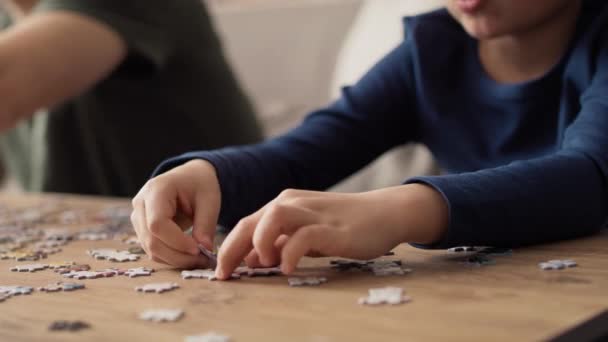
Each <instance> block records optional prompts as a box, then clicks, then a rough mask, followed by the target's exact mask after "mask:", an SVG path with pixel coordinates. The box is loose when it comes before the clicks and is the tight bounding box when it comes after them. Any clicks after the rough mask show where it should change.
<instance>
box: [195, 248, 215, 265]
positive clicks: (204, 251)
mask: <svg viewBox="0 0 608 342" xmlns="http://www.w3.org/2000/svg"><path fill="white" fill-rule="evenodd" d="M198 249H199V250H200V251H201V254H202V255H204V256H205V257H206V258H207V260H209V268H211V269H215V267H217V255H215V254H213V252H212V251H210V250H208V249H207V248H205V247H204V246H203V245H198Z"/></svg>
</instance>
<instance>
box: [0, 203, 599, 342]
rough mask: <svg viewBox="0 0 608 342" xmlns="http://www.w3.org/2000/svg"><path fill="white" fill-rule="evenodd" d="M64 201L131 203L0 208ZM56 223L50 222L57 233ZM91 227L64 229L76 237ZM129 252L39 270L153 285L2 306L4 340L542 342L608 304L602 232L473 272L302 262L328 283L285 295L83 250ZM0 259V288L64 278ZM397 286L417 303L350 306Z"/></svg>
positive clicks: (264, 285) (74, 257)
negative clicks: (168, 315)
mask: <svg viewBox="0 0 608 342" xmlns="http://www.w3.org/2000/svg"><path fill="white" fill-rule="evenodd" d="M57 200H61V201H62V203H65V205H66V206H67V207H68V208H86V209H88V210H97V209H98V208H104V207H107V206H108V205H115V204H121V203H123V204H128V201H124V200H116V199H94V198H89V197H76V196H70V197H63V196H62V197H57V196H48V195H47V196H34V195H32V196H0V204H3V205H6V206H8V207H15V206H20V207H26V206H29V205H37V204H40V203H44V202H47V201H57ZM55 226H56V225H55ZM88 226H90V225H87V224H82V225H72V226H71V227H72V228H73V229H74V230H78V229H84V228H86V227H88ZM105 247H110V248H117V249H126V248H128V246H127V245H125V244H124V243H122V242H120V241H75V242H72V243H70V244H68V245H66V246H64V248H63V251H62V252H61V253H59V254H55V255H51V256H49V257H48V258H47V259H44V260H43V261H42V262H44V263H50V262H61V261H77V262H81V263H88V264H90V265H91V266H92V268H93V269H104V268H108V267H115V266H118V267H123V268H127V267H129V268H130V267H138V266H149V267H154V268H155V269H156V270H157V272H156V273H154V274H153V275H152V276H151V277H140V278H133V279H131V278H128V277H124V276H117V277H113V278H103V279H94V280H82V281H79V282H82V283H85V284H86V289H84V290H80V291H75V292H67V293H44V292H39V291H35V292H34V293H32V294H31V295H29V296H16V297H12V298H9V299H7V300H6V301H5V302H2V303H0V341H81V340H86V341H183V340H184V338H185V337H186V336H188V335H196V334H201V333H205V332H208V331H215V332H219V333H223V334H226V335H229V336H231V337H232V338H233V340H234V341H315V342H316V341H319V342H320V341H434V340H437V341H478V340H479V341H503V340H504V341H507V340H508V341H535V340H545V339H547V338H550V337H551V336H554V335H556V334H558V333H560V332H561V331H563V330H565V329H567V328H569V327H571V326H573V325H575V324H578V323H579V322H581V321H583V320H586V319H588V318H590V317H591V316H593V315H594V314H597V313H598V312H600V311H601V310H602V309H605V308H606V307H608V296H607V293H608V234H606V233H603V234H600V235H596V236H593V237H589V238H585V239H581V240H576V241H568V242H562V243H557V244H551V245H543V246H535V247H530V248H525V249H518V250H515V251H514V253H513V254H512V255H511V256H502V257H495V258H494V259H495V261H496V264H495V265H489V266H483V267H471V266H467V265H465V264H463V263H461V262H459V260H457V259H458V257H457V256H455V255H454V254H449V253H447V252H446V251H427V250H419V249H415V248H412V247H410V246H406V245H403V246H400V247H398V248H397V249H396V253H397V255H395V256H388V257H384V259H400V260H402V261H403V262H404V264H405V265H406V266H408V267H411V268H412V269H413V270H414V271H413V272H412V273H411V274H408V275H406V276H391V277H375V276H374V275H373V274H371V273H369V272H357V271H350V272H339V271H336V270H333V269H331V268H330V267H329V259H326V258H320V259H306V260H304V261H302V263H301V264H300V268H299V270H298V274H299V275H318V276H326V277H327V278H328V282H327V283H326V284H323V285H321V286H318V287H303V288H292V287H289V286H288V285H287V279H286V277H283V276H280V277H270V278H243V279H241V280H238V281H228V282H210V281H207V280H199V279H192V280H183V279H181V277H180V275H179V270H175V269H171V268H169V267H166V266H163V265H160V264H156V263H154V262H151V261H149V260H147V258H146V257H144V258H142V260H141V261H137V262H128V263H122V264H116V263H111V262H107V261H103V260H94V259H93V258H91V257H90V256H88V255H86V253H85V251H86V250H87V249H90V248H105ZM566 258H569V259H574V260H576V261H577V262H578V263H579V267H576V268H571V269H565V270H560V271H542V270H540V269H539V268H538V266H537V264H538V263H539V262H541V261H546V260H550V259H566ZM19 264H24V263H23V262H16V261H12V260H0V285H27V286H33V287H39V286H44V285H47V284H49V283H52V282H56V281H61V280H64V279H63V278H62V277H61V276H59V275H57V274H56V273H54V272H52V271H50V270H45V271H40V272H36V273H16V272H11V271H9V268H10V267H11V266H15V265H19ZM163 281H172V282H177V283H178V284H179V285H180V288H179V289H177V290H175V291H172V292H169V293H164V294H155V293H138V292H136V291H135V290H134V287H135V286H140V285H143V284H146V283H151V282H163ZM384 286H399V287H403V288H404V289H405V291H406V293H407V294H408V295H410V296H411V297H412V298H413V301H412V302H411V303H408V304H404V305H398V306H379V307H367V306H361V305H359V304H357V300H358V298H360V297H362V296H365V295H366V293H367V290H368V289H369V288H375V287H384ZM156 308H182V309H184V310H185V316H184V317H183V318H182V319H181V320H180V321H178V322H174V323H152V322H146V321H142V320H139V319H138V317H137V316H138V314H139V312H141V311H143V310H146V309H156ZM54 320H83V321H86V322H88V323H90V324H91V325H92V328H91V329H89V330H85V331H81V332H76V333H68V332H51V331H49V330H48V326H49V325H50V324H51V322H53V321H54Z"/></svg>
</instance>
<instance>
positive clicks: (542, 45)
mask: <svg viewBox="0 0 608 342" xmlns="http://www.w3.org/2000/svg"><path fill="white" fill-rule="evenodd" d="M570 7H571V8H565V9H564V10H562V11H560V13H559V14H558V15H556V16H554V17H552V18H550V19H549V20H547V21H545V22H543V23H540V24H539V25H537V26H535V27H533V28H532V29H530V30H527V31H523V32H518V33H514V34H511V35H505V36H501V37H497V38H492V39H487V40H481V41H480V42H479V56H480V59H481V62H482V64H483V66H484V68H485V70H486V72H487V73H488V74H489V75H490V77H492V78H493V79H494V80H496V81H497V82H500V83H519V82H525V81H529V80H533V79H536V78H539V77H542V76H543V75H545V74H546V73H547V72H548V71H549V70H550V69H551V68H552V67H553V66H554V65H556V64H557V63H558V62H559V60H560V59H561V58H562V56H563V54H564V53H565V52H566V50H567V48H568V45H569V43H570V40H571V38H572V36H573V34H574V32H575V30H576V22H577V18H578V15H579V13H580V2H579V1H572V5H571V6H570Z"/></svg>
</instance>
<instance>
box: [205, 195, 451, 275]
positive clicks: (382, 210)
mask: <svg viewBox="0 0 608 342" xmlns="http://www.w3.org/2000/svg"><path fill="white" fill-rule="evenodd" d="M432 216H435V217H434V218H431V219H429V220H428V222H424V221H425V220H426V219H427V218H428V217H432ZM447 216H448V215H447V206H446V205H445V203H444V200H443V198H442V197H441V195H440V194H439V193H438V192H436V191H435V190H433V189H431V188H429V187H427V186H425V185H420V184H412V185H404V186H399V187H393V188H387V189H383V190H378V191H371V192H366V193H357V194H343V193H329V192H313V191H301V190H286V191H284V192H283V193H281V195H279V196H278V197H277V198H276V199H275V200H273V201H272V202H270V203H268V204H267V205H266V206H264V207H263V208H262V209H260V210H259V211H257V212H256V213H254V214H252V215H250V216H248V217H246V218H244V219H242V220H241V221H240V222H239V223H238V225H237V226H236V227H235V228H234V230H233V231H232V232H231V233H230V234H229V235H228V237H227V238H226V240H225V241H224V243H223V245H222V247H221V249H220V253H219V258H218V262H219V264H218V268H217V270H216V275H217V276H218V278H220V279H227V278H228V277H229V275H230V274H231V272H232V271H233V270H234V269H235V268H236V267H237V266H238V265H239V264H240V262H241V261H242V260H245V262H246V263H247V264H248V265H249V266H251V267H260V266H263V267H269V266H275V265H278V264H280V265H281V269H282V271H283V272H284V273H286V274H289V273H291V272H292V271H293V270H294V269H295V268H296V266H297V264H298V261H299V260H300V259H301V258H302V257H303V256H305V255H308V256H340V257H346V258H354V259H371V258H375V257H378V256H381V255H383V254H384V253H386V252H388V251H390V250H391V249H392V248H394V247H395V246H397V245H398V244H400V243H402V242H405V241H415V242H433V241H434V239H438V238H439V237H440V236H441V234H442V230H441V229H435V230H433V229H431V228H432V227H430V225H435V226H437V227H439V228H442V225H443V227H444V226H445V225H447ZM440 220H444V222H441V221H440ZM429 224H430V225H429ZM424 229H427V230H428V231H427V232H423V233H420V232H419V231H420V230H424Z"/></svg>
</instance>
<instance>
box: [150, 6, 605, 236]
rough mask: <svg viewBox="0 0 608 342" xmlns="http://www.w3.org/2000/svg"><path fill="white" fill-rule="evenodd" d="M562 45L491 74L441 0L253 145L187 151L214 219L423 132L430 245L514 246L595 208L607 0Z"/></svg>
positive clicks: (584, 218)
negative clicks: (319, 99)
mask: <svg viewBox="0 0 608 342" xmlns="http://www.w3.org/2000/svg"><path fill="white" fill-rule="evenodd" d="M583 4H584V5H583V8H582V11H581V14H580V16H579V20H578V23H577V30H576V33H575V36H574V38H573V40H572V43H571V45H570V48H569V50H568V52H567V53H566V54H565V55H564V56H563V58H562V59H561V61H560V62H559V63H558V64H557V65H555V66H554V67H553V68H552V69H551V70H550V71H549V72H548V73H547V74H546V75H544V76H543V77H540V78H538V79H535V80H532V81H529V82H524V83H520V84H508V85H507V84H500V83H497V82H495V81H494V80H492V79H491V78H490V77H489V76H488V75H487V74H486V73H485V72H484V69H483V67H482V65H481V63H480V61H479V58H478V48H477V41H476V40H475V39H473V38H471V37H470V36H468V35H467V34H466V32H465V31H464V30H463V28H462V27H461V26H460V24H459V23H457V22H456V21H455V20H454V19H452V18H451V17H450V15H449V14H448V13H447V11H445V10H440V11H436V12H431V13H428V14H424V15H421V16H417V17H411V18H408V19H406V21H405V23H406V37H405V40H404V41H403V43H402V44H400V45H399V46H398V47H396V48H395V49H394V50H393V51H392V52H391V53H389V54H388V55H387V56H386V57H384V59H382V60H381V61H380V62H379V63H378V64H377V65H376V66H375V67H374V68H372V69H371V70H370V71H369V72H368V73H367V74H366V75H365V76H364V77H363V78H362V79H361V80H360V81H359V82H358V83H356V84H355V85H354V86H352V87H347V88H345V89H344V90H343V94H342V97H341V98H340V99H339V100H338V101H336V102H335V103H333V104H332V105H330V106H329V107H327V108H325V109H322V110H319V111H316V112H314V113H312V114H310V115H309V116H308V117H307V118H306V119H305V120H304V122H303V123H302V124H301V125H300V126H299V127H297V128H295V129H293V130H292V131H290V132H289V133H287V134H285V135H283V136H280V137H278V138H274V139H271V140H269V141H266V142H264V143H261V144H257V145H251V146H241V147H232V148H225V149H221V150H215V151H207V152H190V153H186V154H184V155H182V156H179V157H175V158H172V159H169V160H167V161H165V162H163V164H161V165H160V166H159V167H158V169H157V170H156V171H155V174H159V173H162V172H164V171H166V170H168V169H170V168H173V167H175V166H177V165H180V164H183V163H185V162H186V161H189V160H192V159H196V158H202V159H206V160H208V161H209V162H211V163H212V164H213V165H214V166H215V168H216V170H217V174H218V178H219V182H220V188H221V191H222V208H221V214H220V223H221V224H222V225H224V226H227V227H231V226H233V225H234V224H235V223H236V222H237V221H238V220H239V219H240V218H242V217H244V216H246V215H248V214H250V213H252V212H254V211H255V210H257V209H259V208H260V207H261V206H263V205H264V204H265V203H267V202H268V201H270V200H272V199H273V198H274V197H275V196H276V195H278V194H279V193H280V192H281V191H282V190H284V189H286V188H299V189H312V190H321V189H326V188H327V187H329V186H331V185H333V184H335V183H337V182H338V181H340V180H342V179H343V178H345V177H346V176H348V175H350V174H352V173H353V172H356V171H357V170H359V169H360V168H362V167H363V166H365V165H366V164H368V163H370V162H371V161H372V160H374V159H375V158H376V157H378V156H380V155H381V154H382V153H384V152H385V151H388V150H389V149H391V148H393V147H395V146H397V145H401V144H405V143H410V142H420V143H423V144H426V145H427V146H428V147H429V148H430V150H431V151H432V152H433V154H434V156H435V158H436V159H437V161H438V162H439V164H440V165H441V166H442V167H443V168H444V169H445V170H447V171H448V172H449V174H447V175H442V176H432V177H416V178H413V179H409V180H406V183H414V182H417V183H425V184H427V185H429V186H432V187H433V188H435V189H436V190H437V191H439V192H440V193H441V194H442V195H443V196H444V198H445V200H446V201H447V203H448V206H449V214H450V219H449V228H448V230H447V233H446V235H445V236H444V237H443V239H442V240H441V241H439V242H437V243H436V244H435V245H433V246H432V247H449V246H454V245H494V246H517V245H523V244H531V243H540V242H548V241H553V240H560V239H568V238H573V237H578V236H582V235H586V234H590V233H592V232H595V231H597V230H599V229H600V228H601V227H602V226H603V224H604V222H605V221H606V218H607V216H608V186H607V184H606V180H607V179H606V178H607V176H608V4H607V3H606V2H605V1H603V0H587V1H584V2H583Z"/></svg>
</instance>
